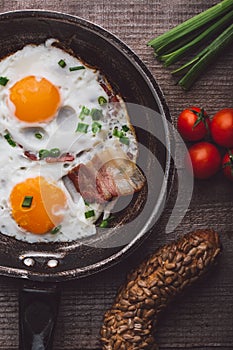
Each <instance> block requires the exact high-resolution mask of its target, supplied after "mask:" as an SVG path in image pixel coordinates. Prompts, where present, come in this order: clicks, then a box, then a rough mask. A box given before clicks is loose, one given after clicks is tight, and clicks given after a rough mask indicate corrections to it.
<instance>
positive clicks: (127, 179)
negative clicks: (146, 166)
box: [68, 149, 145, 203]
mask: <svg viewBox="0 0 233 350" xmlns="http://www.w3.org/2000/svg"><path fill="white" fill-rule="evenodd" d="M68 177H69V178H70V180H71V181H72V182H73V184H74V186H75V188H76V190H77V191H78V192H79V193H80V194H81V195H82V197H83V198H84V199H85V200H86V201H87V202H89V203H93V202H97V203H104V202H106V201H110V200H111V199H112V198H114V197H118V196H126V195H130V194H133V193H134V192H137V191H140V190H141V189H142V187H143V186H144V184H145V177H144V176H143V174H142V172H141V171H140V170H139V168H138V167H137V165H136V164H135V163H133V162H132V161H131V160H130V159H129V158H128V157H127V156H126V155H125V154H124V153H123V152H122V151H121V150H117V151H115V150H113V149H108V150H107V151H103V152H101V153H100V154H98V155H95V156H94V158H93V159H92V160H91V161H90V162H88V163H87V164H80V165H78V166H76V167H75V168H74V169H72V170H71V171H70V172H69V173H68Z"/></svg>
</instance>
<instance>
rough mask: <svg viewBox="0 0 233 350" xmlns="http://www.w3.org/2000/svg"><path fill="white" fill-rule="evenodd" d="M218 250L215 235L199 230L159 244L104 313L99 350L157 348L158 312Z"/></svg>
mask: <svg viewBox="0 0 233 350" xmlns="http://www.w3.org/2000/svg"><path fill="white" fill-rule="evenodd" d="M219 252H220V242H219V237H218V234H217V233H216V232H214V231H213V230H198V231H195V232H192V233H190V234H188V235H185V236H184V237H182V238H180V239H179V240H178V241H177V242H173V243H171V244H167V245H165V246H163V247H161V248H160V249H159V250H158V251H157V252H156V253H155V254H153V255H152V256H151V257H149V259H147V260H145V261H144V262H143V263H142V264H141V265H140V266H139V267H138V268H137V269H136V270H134V271H133V272H132V273H130V274H129V275H128V278H127V282H126V283H125V285H124V286H123V287H121V289H120V291H119V292H118V295H117V297H116V300H115V302H114V304H113V306H112V307H111V309H110V310H108V311H107V312H106V314H105V316H104V321H103V326H102V328H101V341H102V344H103V347H102V349H103V350H123V349H126V350H141V349H143V350H149V349H150V350H153V349H154V350H155V349H158V347H157V344H156V342H155V339H154V333H155V325H156V324H157V317H158V315H159V313H160V312H161V311H162V310H163V309H164V308H165V307H166V306H167V305H168V303H169V302H170V301H172V300H173V298H174V297H175V296H176V295H177V294H179V293H180V292H182V291H183V290H184V289H185V288H186V287H187V286H189V285H191V284H192V283H193V282H194V281H196V280H197V279H198V278H199V277H200V276H201V275H203V274H204V273H205V272H206V271H207V270H208V268H209V267H210V266H211V265H212V264H213V263H214V261H215V258H216V256H217V255H218V254H219ZM126 295H127V296H128V297H127V298H126Z"/></svg>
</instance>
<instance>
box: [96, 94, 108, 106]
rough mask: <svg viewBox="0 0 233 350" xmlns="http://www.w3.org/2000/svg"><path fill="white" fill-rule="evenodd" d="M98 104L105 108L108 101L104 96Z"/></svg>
mask: <svg viewBox="0 0 233 350" xmlns="http://www.w3.org/2000/svg"><path fill="white" fill-rule="evenodd" d="M98 102H99V105H100V106H103V105H105V104H106V103H107V100H106V98H105V97H104V96H100V97H99V98H98Z"/></svg>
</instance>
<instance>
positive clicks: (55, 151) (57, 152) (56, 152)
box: [49, 148, 61, 158]
mask: <svg viewBox="0 0 233 350" xmlns="http://www.w3.org/2000/svg"><path fill="white" fill-rule="evenodd" d="M60 155H61V151H60V150H59V148H52V149H51V150H50V151H49V156H50V157H53V158H57V157H59V156H60Z"/></svg>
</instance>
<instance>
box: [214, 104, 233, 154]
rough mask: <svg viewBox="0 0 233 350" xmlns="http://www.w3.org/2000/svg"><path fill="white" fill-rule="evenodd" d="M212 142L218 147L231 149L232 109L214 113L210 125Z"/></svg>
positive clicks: (232, 139) (232, 138) (232, 145)
mask: <svg viewBox="0 0 233 350" xmlns="http://www.w3.org/2000/svg"><path fill="white" fill-rule="evenodd" d="M210 129H211V135H212V138H213V140H214V141H215V142H216V143H217V144H218V145H220V146H223V147H227V148H232V147H233V108H226V109H222V110H221V111H219V112H218V113H216V114H215V115H214V117H213V119H212V121H211V124H210Z"/></svg>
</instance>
